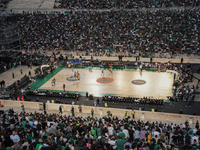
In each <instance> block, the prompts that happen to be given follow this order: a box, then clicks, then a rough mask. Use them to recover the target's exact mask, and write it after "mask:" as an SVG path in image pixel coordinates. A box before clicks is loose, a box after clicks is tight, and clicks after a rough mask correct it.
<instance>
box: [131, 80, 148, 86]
mask: <svg viewBox="0 0 200 150" xmlns="http://www.w3.org/2000/svg"><path fill="white" fill-rule="evenodd" d="M131 83H132V84H135V85H143V84H146V81H145V80H140V79H138V80H133V81H132V82H131Z"/></svg>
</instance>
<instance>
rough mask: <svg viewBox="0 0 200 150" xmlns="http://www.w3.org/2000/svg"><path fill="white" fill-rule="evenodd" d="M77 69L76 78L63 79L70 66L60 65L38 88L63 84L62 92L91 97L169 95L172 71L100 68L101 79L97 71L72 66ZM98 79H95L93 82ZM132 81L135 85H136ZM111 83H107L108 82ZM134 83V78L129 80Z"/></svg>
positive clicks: (67, 74) (50, 87)
mask: <svg viewBox="0 0 200 150" xmlns="http://www.w3.org/2000/svg"><path fill="white" fill-rule="evenodd" d="M74 71H79V73H80V76H81V77H80V81H68V80H67V78H68V77H71V76H74V72H72V70H71V69H67V68H64V69H62V70H61V71H60V72H58V73H57V74H56V75H54V76H53V77H52V78H51V79H49V80H48V81H47V82H46V83H45V84H43V85H42V86H41V87H40V89H48V90H60V91H62V90H63V84H65V85H66V88H65V90H66V91H78V92H88V93H89V94H93V95H94V96H102V95H105V94H106V95H122V96H133V97H143V96H145V97H146V96H147V97H154V98H160V99H166V96H172V84H173V74H170V73H158V72H147V71H142V73H140V72H139V70H136V71H122V70H119V71H113V73H110V72H109V71H108V70H105V71H104V78H103V74H102V73H101V70H92V71H91V70H89V69H74ZM54 78H55V79H56V84H55V85H54V86H52V85H51V81H52V79H54ZM133 80H137V81H138V80H143V81H142V82H146V83H145V84H143V85H135V84H133V83H132V81H133ZM97 81H98V82H97ZM137 81H136V84H137ZM99 82H100V83H99ZM109 82H111V83H109ZM133 82H134V83H135V81H133Z"/></svg>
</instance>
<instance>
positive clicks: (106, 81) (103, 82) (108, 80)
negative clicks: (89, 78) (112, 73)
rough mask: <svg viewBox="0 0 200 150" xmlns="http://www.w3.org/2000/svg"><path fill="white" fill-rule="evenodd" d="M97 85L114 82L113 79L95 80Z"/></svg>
mask: <svg viewBox="0 0 200 150" xmlns="http://www.w3.org/2000/svg"><path fill="white" fill-rule="evenodd" d="M96 81H97V82H98V83H102V84H107V83H112V82H113V81H114V79H113V78H109V77H102V78H99V79H97V80H96Z"/></svg>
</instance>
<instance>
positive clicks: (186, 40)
mask: <svg viewBox="0 0 200 150" xmlns="http://www.w3.org/2000/svg"><path fill="white" fill-rule="evenodd" d="M18 20H19V21H18V25H19V27H20V33H21V48H22V49H39V48H41V49H49V50H52V49H64V50H81V51H92V52H115V51H121V52H130V53H134V52H135V51H138V50H139V51H142V52H146V53H153V52H161V53H162V54H165V53H167V52H170V53H171V54H172V55H173V54H176V53H177V55H178V54H180V53H188V54H198V52H199V47H198V45H199V24H200V19H199V10H198V9H193V10H159V11H156V10H151V11H111V12H93V11H91V12H69V13H68V12H57V13H55V12H52V13H48V14H46V13H44V14H42V13H40V12H38V13H33V14H29V13H23V14H20V15H18ZM28 21H29V23H28V24H27V22H28ZM161 57H162V56H161Z"/></svg>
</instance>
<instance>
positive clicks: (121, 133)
mask: <svg viewBox="0 0 200 150" xmlns="http://www.w3.org/2000/svg"><path fill="white" fill-rule="evenodd" d="M118 135H119V136H122V140H124V137H125V133H124V132H120V133H119V134H118Z"/></svg>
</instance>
